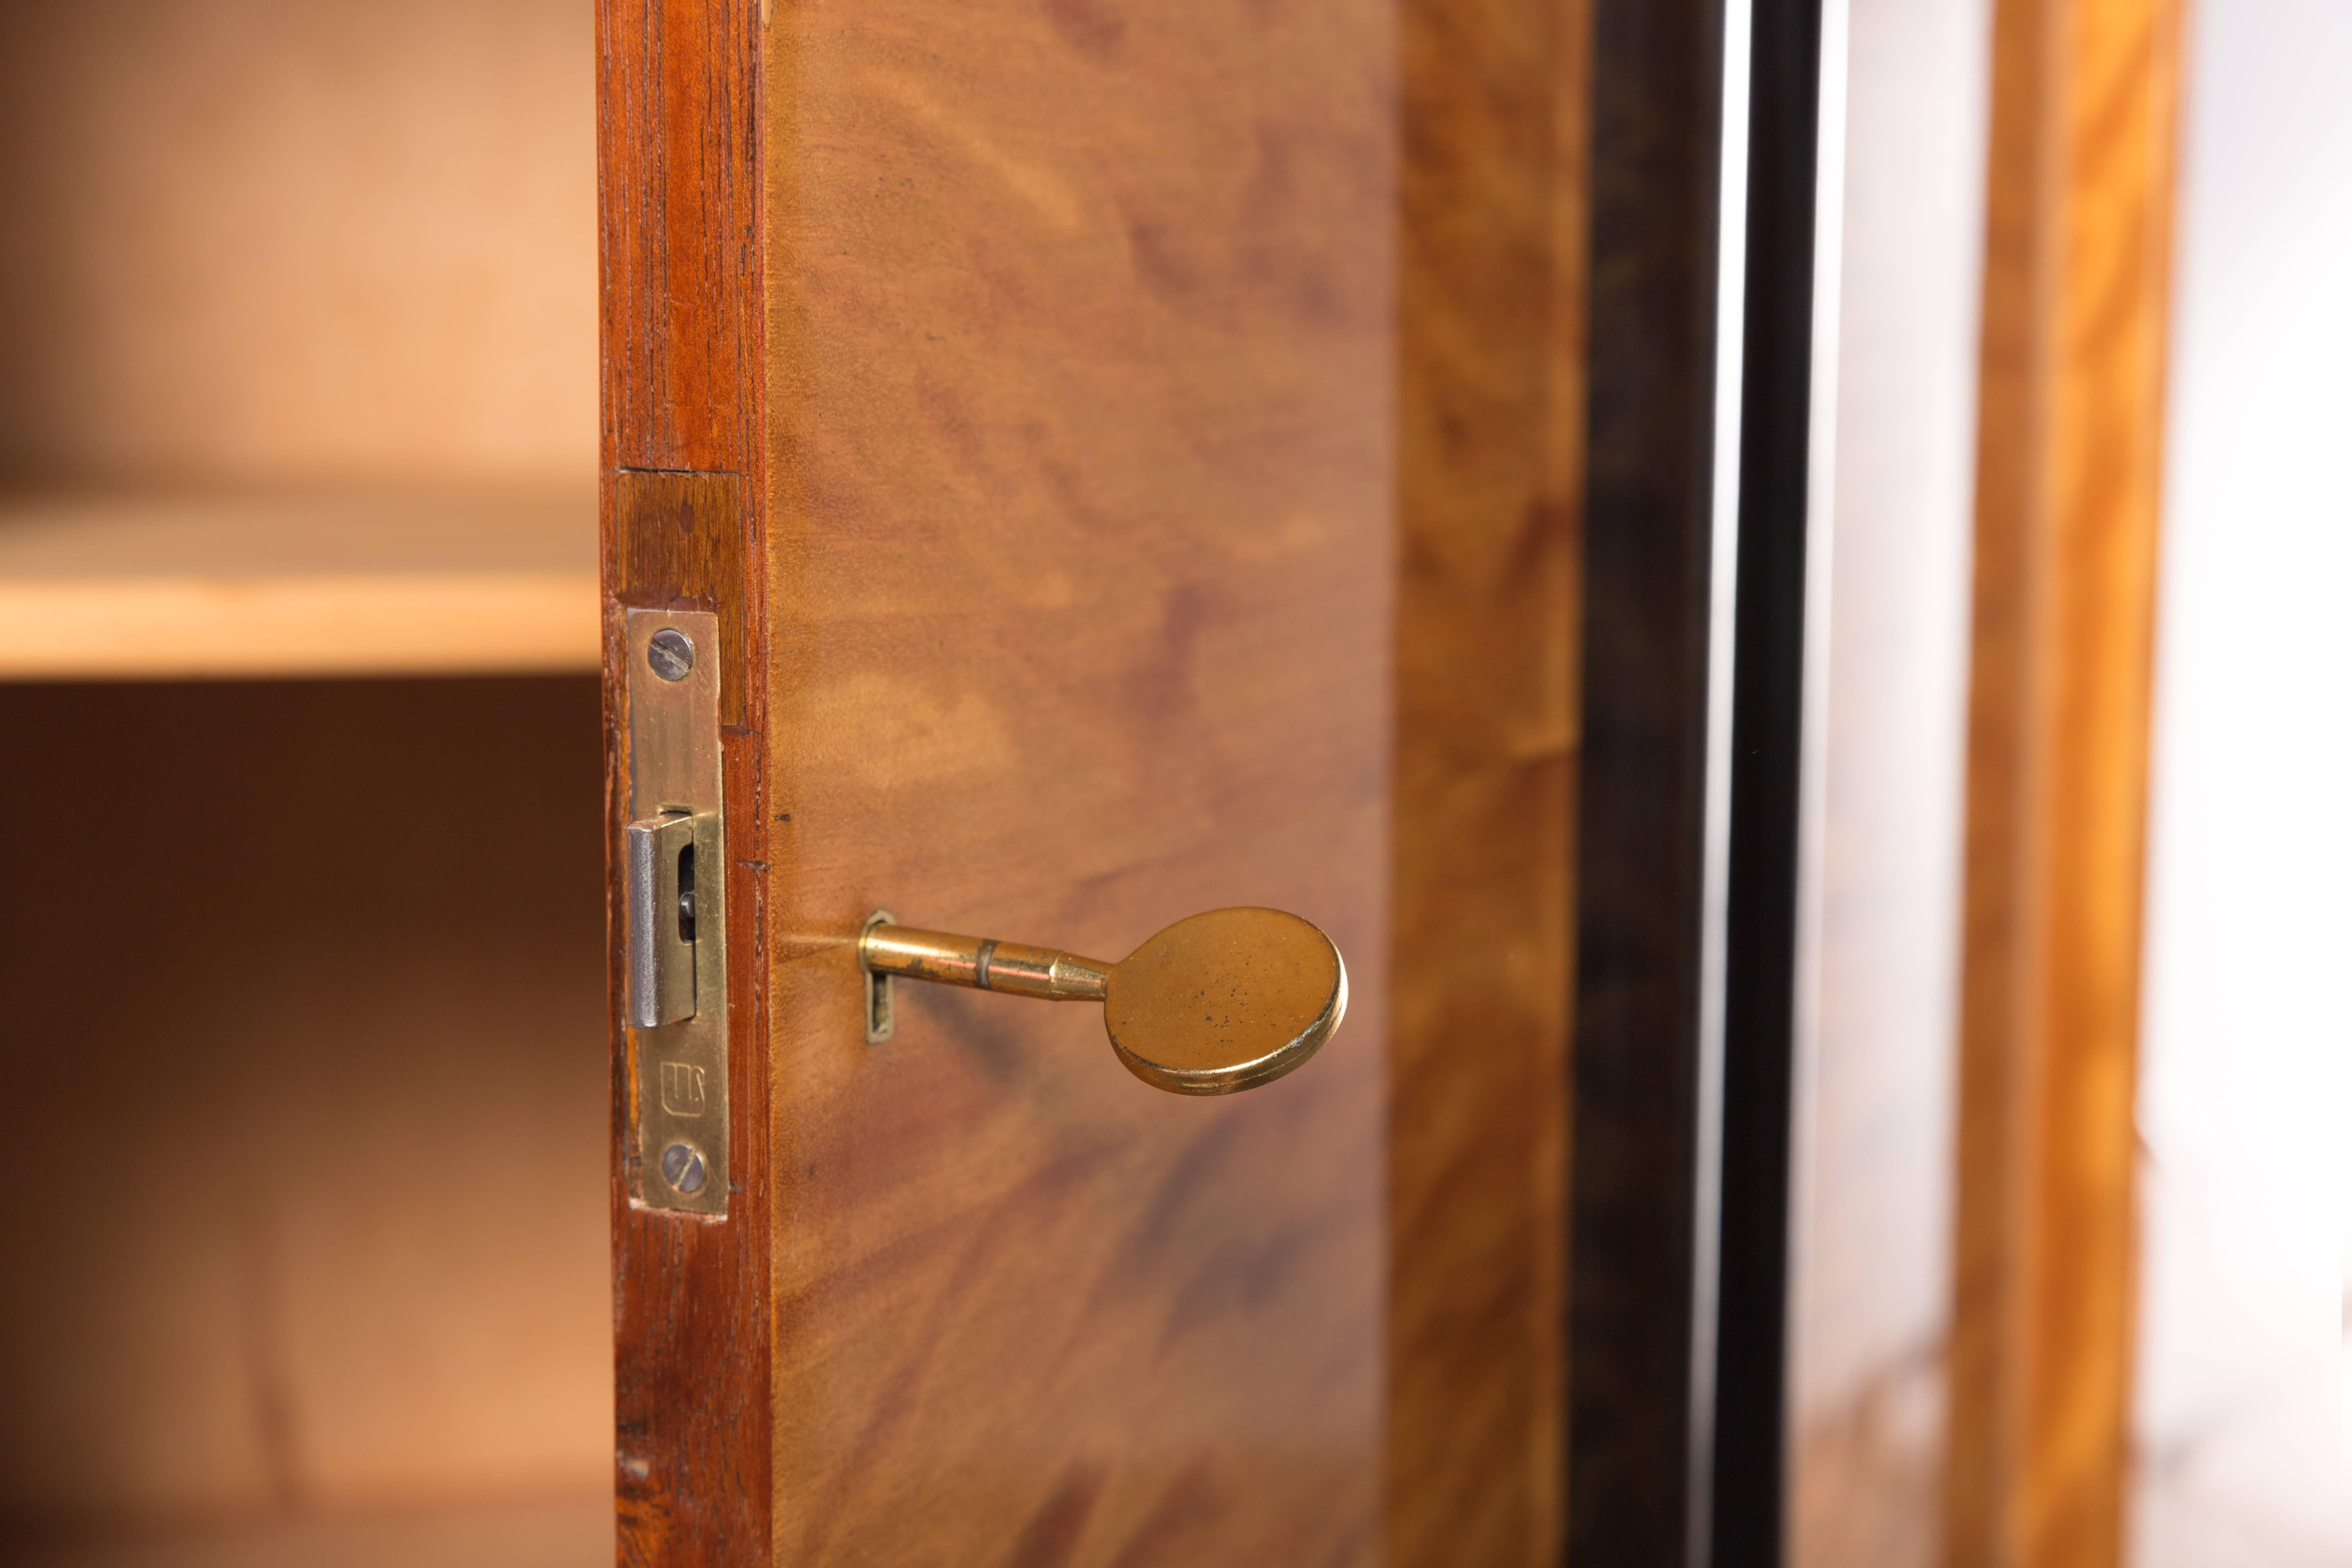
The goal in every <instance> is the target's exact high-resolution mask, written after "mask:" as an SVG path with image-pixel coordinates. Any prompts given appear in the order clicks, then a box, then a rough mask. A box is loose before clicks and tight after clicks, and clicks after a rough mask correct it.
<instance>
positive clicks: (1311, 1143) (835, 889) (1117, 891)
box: [766, 0, 1398, 1564]
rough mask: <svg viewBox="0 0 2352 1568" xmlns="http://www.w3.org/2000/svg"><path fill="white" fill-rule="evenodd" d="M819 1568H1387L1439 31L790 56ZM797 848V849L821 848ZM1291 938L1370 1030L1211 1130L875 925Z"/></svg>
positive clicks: (782, 147) (782, 1255) (800, 1449)
mask: <svg viewBox="0 0 2352 1568" xmlns="http://www.w3.org/2000/svg"><path fill="white" fill-rule="evenodd" d="M769 37H770V43H769V55H768V73H769V74H768V79H769V83H770V97H769V102H770V106H771V108H770V118H769V122H768V140H767V142H766V146H767V149H768V155H769V165H768V177H769V181H770V184H769V202H770V209H769V210H770V214H771V224H772V227H771V231H770V232H771V246H772V258H773V263H774V265H773V270H772V287H771V293H770V308H771V310H772V316H771V326H770V342H771V344H772V361H771V382H770V388H771V390H770V396H771V400H772V401H771V416H770V417H771V421H772V425H771V428H772V438H773V440H774V443H775V446H774V451H775V457H776V461H775V465H774V467H773V468H772V475H773V489H772V501H771V503H770V515H771V518H772V532H771V535H770V549H771V552H772V553H771V557H770V559H771V563H772V566H771V572H770V576H769V598H768V601H767V604H768V613H769V616H770V630H771V636H772V645H771V647H772V657H771V661H770V663H769V665H768V671H769V679H770V680H771V683H772V684H771V704H772V706H771V712H772V716H773V720H774V722H773V725H772V730H771V737H772V740H771V753H770V754H771V759H772V768H773V773H772V812H771V816H772V818H773V820H772V824H771V826H772V847H771V850H770V858H771V860H772V866H773V869H772V872H771V874H770V877H769V888H770V897H771V899H772V921H771V928H770V929H771V931H772V942H773V944H774V945H773V952H772V964H773V969H772V984H773V988H774V989H773V1005H774V1008H775V1024H774V1039H775V1053H776V1054H775V1073H774V1077H773V1079H772V1087H771V1091H770V1097H769V1099H768V1100H767V1101H766V1103H767V1104H768V1106H769V1108H770V1111H771V1114H772V1117H773V1119H774V1135H775V1140H776V1142H775V1149H776V1157H775V1163H774V1171H775V1176H776V1185H775V1189H774V1194H773V1199H772V1201H773V1203H774V1205H775V1215H776V1222H775V1226H774V1241H775V1247H776V1276H775V1278H776V1300H775V1313H776V1316H775V1325H776V1329H775V1331H776V1352H775V1355H776V1360H775V1373H774V1378H775V1382H774V1405H773V1408H774V1413H775V1422H776V1439H775V1443H776V1447H775V1475H774V1487H775V1489H774V1498H775V1527H776V1539H777V1546H776V1557H777V1559H778V1560H779V1561H788V1562H792V1563H884V1562H887V1563H992V1562H1005V1563H1038V1564H1043V1563H1121V1564H1144V1563H1171V1564H1172V1563H1368V1562H1370V1561H1373V1560H1375V1559H1376V1558H1377V1557H1378V1555H1379V1554H1380V1535H1381V1499H1380V1485H1381V1433H1380V1419H1381V1390H1382V1385H1383V1363H1384V1356H1383V1348H1384V1342H1383V1334H1382V1328H1381V1301H1382V1298H1383V1296H1384V1293H1385V1284H1386V1273H1385V1268H1384V1258H1383V1252H1384V1229H1385V1226H1384V1202H1383V1199H1384V1195H1385V1194H1384V1177H1383V1161H1382V1149H1383V1133H1384V1115H1383V1109H1384V1101H1385V1098H1386V1089H1387V1082H1388V1070H1387V1051H1386V1041H1387V1020H1386V1017H1385V1016H1384V1014H1385V1011H1386V1008H1385V1004H1386V1000H1387V990H1388V981H1387V962H1386V957H1387V955H1386V949H1387V946H1388V933H1389V896H1388V889H1389V856H1390V826H1389V803H1390V794H1391V757H1390V737H1391V657H1392V647H1393V644H1392V622H1391V601H1392V592H1393V583H1394V576H1395V565H1394V563H1395V560H1396V553H1395V552H1396V535H1395V531H1394V490H1393V486H1394V484H1395V461H1396V458H1395V452H1394V448H1393V444H1392V438H1391V409H1392V403H1391V388H1392V386H1393V384H1394V367H1395V364H1396V363H1397V353H1398V346H1397V342H1396V338H1395V332H1394V309H1395V287H1396V284H1395V279H1396V270H1395V259H1394V248H1395V243H1396V240H1395V232H1396V207H1395V191H1396V174H1395V156H1396V153H1395V139H1396V121H1395V102H1394V91H1395V84H1396V75H1395V72H1396V64H1395V62H1396V49H1397V36H1396V28H1395V18H1394V13H1393V11H1392V9H1391V7H1390V6H1389V5H1386V4H1384V3H1381V0H1304V3H1302V4H1297V5H1286V6H1281V7H1267V6H1261V5H1252V4H1246V3H1242V0H1204V3H1202V4H1200V5H1187V6H1153V7H1123V8H1117V9H1114V8H1110V7H1105V6H1098V5H1091V4H1082V3H1076V0H1063V3H1056V4H1053V5H1044V6H1040V7H1036V8H1034V9H1033V8H1029V7H1001V6H972V5H961V4H945V3H939V0H878V3H865V4H858V5H845V4H835V3H823V0H820V3H811V4H804V5H778V6H777V7H776V10H775V14H774V20H773V22H772V26H771V30H770V35H769ZM787 817H788V818H789V820H788V821H787V820H785V818H787ZM1252 902H1255V903H1266V904H1273V905H1277V906H1281V907H1286V908H1290V909H1296V910H1299V911H1301V912H1302V913H1305V914H1307V915H1308V916H1309V917H1311V918H1313V919H1315V920H1317V921H1318V922H1320V923H1323V924H1325V925H1326V926H1327V927H1328V929H1329V930H1330V931H1331V932H1332V934H1333V936H1334V937H1335V939H1336V940H1337V941H1338V942H1339V946H1340V948H1341V950H1342V951H1343V952H1345V953H1346V955H1347V959H1348V963H1349V973H1350V995H1351V1003H1350V1007H1349V1017H1348V1020H1347V1023H1346V1025H1345V1026H1344V1028H1343V1029H1342V1030H1341V1031H1340V1033H1339V1037H1338V1038H1337V1039H1336V1040H1335V1041H1334V1042H1333V1043H1332V1045H1331V1046H1329V1047H1327V1048H1326V1049H1325V1050H1324V1051H1323V1053H1322V1054H1321V1055H1320V1056H1319V1057H1318V1058H1317V1059H1316V1060H1315V1061H1314V1062H1313V1063H1311V1064H1310V1065H1309V1066H1308V1068H1307V1069H1306V1070H1304V1071H1301V1072H1299V1073H1297V1074H1295V1075H1293V1076H1291V1077H1289V1078H1286V1079H1282V1080H1281V1081H1279V1082H1277V1083H1274V1084H1271V1085H1268V1086H1266V1087H1265V1088H1264V1089H1257V1090H1254V1091H1252V1092H1250V1093H1248V1094H1245V1095H1242V1096H1238V1097H1235V1098H1233V1099H1231V1100H1179V1099H1175V1098H1172V1097H1170V1096H1167V1095H1165V1094H1162V1093H1160V1092H1158V1091H1156V1090H1153V1089H1149V1088H1147V1087H1145V1086H1144V1085H1142V1084H1140V1083H1139V1082H1137V1081H1136V1080H1134V1079H1131V1078H1129V1076H1128V1075H1127V1074H1126V1073H1125V1072H1123V1071H1121V1070H1120V1069H1119V1068H1118V1066H1117V1064H1116V1062H1115V1060H1114V1059H1113V1058H1112V1057H1111V1055H1110V1053H1109V1051H1108V1047H1107V1046H1106V1045H1105V1043H1104V1041H1103V1038H1102V1034H1101V1024H1100V1021H1099V1019H1098V1018H1097V1016H1094V1015H1093V1012H1092V1010H1091V1009H1087V1008H1080V1007H1061V1008H1056V1007H1047V1006H1042V1005H1037V1004H1034V1003H1024V1002H1020V1001H1016V1000H1012V999H1008V998H1004V997H1001V996H991V995H985V994H972V993H961V992H957V993H949V992H943V991H940V990H938V989H936V988H926V987H921V986H909V987H905V988H902V989H901V991H900V992H899V1003H898V1009H899V1011H898V1036H897V1038H896V1039H894V1040H893V1041H891V1042H890V1043H889V1044H887V1045H886V1046H882V1047H867V1046H866V1043H865V1040H864V1037H863V1033H862V1030H861V1027H860V1016H861V1005H860V995H859V986H858V982H857V974H856V967H855V964H854V962H853V960H852V957H851V950H850V942H851V940H852V939H853V938H854V936H855V935H856V931H857V929H858V924H859V921H861V919H862V918H863V917H864V916H865V914H866V911H868V910H872V909H874V908H876V907H877V906H886V907H887V908H889V909H891V910H894V911H895V912H897V913H898V915H900V916H901V917H903V918H905V919H907V920H908V921H913V922H917V923H920V924H924V925H929V926H934V927H940V928H945V929H950V930H977V931H988V932H992V933H1001V934H1003V935H1005V936H1007V937H1013V938H1016V939H1019V940H1025V941H1039V942H1053V943H1057V944H1065V943H1066V944H1067V945H1069V946H1071V947H1073V948H1075V949H1076V950H1079V951H1084V952H1100V953H1104V954H1109V955H1117V954H1119V953H1123V952H1126V951H1128V950H1129V949H1130V948H1131V947H1133V946H1134V945H1136V944H1137V943H1139V942H1141V941H1142V940H1143V939H1144V938H1145V937H1147V936H1148V935H1150V933H1151V931H1154V930H1155V929H1156V928H1158V927H1159V926H1160V925H1162V924H1164V923H1166V922H1168V921H1172V920H1174V919H1176V918H1178V917H1180V916H1181V915H1184V914H1188V913H1191V912H1192V911H1194V910H1200V909H1205V908H1211V907H1214V906H1217V905H1223V904H1233V903H1252Z"/></svg>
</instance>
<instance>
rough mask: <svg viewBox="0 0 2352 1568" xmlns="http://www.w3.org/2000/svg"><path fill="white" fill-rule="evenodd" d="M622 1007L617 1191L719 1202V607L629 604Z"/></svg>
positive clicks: (722, 1054) (679, 1207)
mask: <svg viewBox="0 0 2352 1568" xmlns="http://www.w3.org/2000/svg"><path fill="white" fill-rule="evenodd" d="M625 625H626V633H627V647H628V654H627V659H626V662H625V664H624V666H623V676H622V682H621V686H622V694H623V700H624V701H625V721H624V726H623V727H624V729H625V732H626V735H627V741H628V776H629V816H630V817H631V819H632V820H631V821H630V822H629V823H628V825H627V826H626V827H625V830H624V833H623V838H622V862H623V866H622V868H623V873H624V875H623V880H624V882H625V889H626V898H625V913H626V916H627V921H628V944H627V951H628V975H627V980H628V984H627V985H626V987H625V990H626V992H627V997H626V1001H625V1006H626V1009H627V1012H626V1016H625V1019H624V1022H625V1023H626V1024H627V1026H628V1028H629V1037H630V1042H631V1046H632V1047H633V1050H634V1058H633V1059H634V1060H635V1064H636V1071H635V1083H634V1085H633V1086H632V1091H633V1099H634V1100H635V1117H636V1147H635V1151H634V1153H633V1157H632V1158H631V1160H630V1162H629V1169H628V1173H627V1177H628V1187H629V1201H630V1202H631V1203H634V1204H636V1205H640V1206H641V1207H645V1208H656V1209H671V1210H676V1211H677V1212H680V1213H684V1214H693V1215H724V1214H725V1213H726V1212H727V1189H728V1181H727V825H726V817H725V815H724V810H725V800H724V797H723V795H722V794H721V791H720V781H719V659H718V657H717V655H718V649H719V617H718V616H714V615H709V614H708V613H705V612H701V611H694V610H631V611H629V612H628V614H627V616H626V617H625Z"/></svg>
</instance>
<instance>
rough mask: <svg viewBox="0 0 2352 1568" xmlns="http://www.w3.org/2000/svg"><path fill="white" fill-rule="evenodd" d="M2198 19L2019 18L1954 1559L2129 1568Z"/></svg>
mask: <svg viewBox="0 0 2352 1568" xmlns="http://www.w3.org/2000/svg"><path fill="white" fill-rule="evenodd" d="M2178 29H2179V15H2178V6H2177V5H2174V4H2172V3H2171V0H2003V3H2002V4H2001V5H2000V7H1999V9H1998V14H1997V26H1996V34H1995V42H1994V107H1993V138H1992V154H1991V164H1990V191H1989V199H1990V236H1989V241H1988V246H1987V252H1986V257H1987V270H1986V282H1985V323H1984V348H1983V380H1982V384H1981V392H1980V400H1981V401H1980V417H1979V480H1978V482H1979V501H1978V511H1977V583H1976V607H1975V652H1974V661H1973V662H1974V668H1973V676H1972V679H1973V689H1972V693H1971V698H1970V713H1969V828H1968V869H1967V876H1968V889H1967V905H1966V919H1967V931H1966V949H1965V956H1964V969H1963V976H1962V985H1963V994H1962V1015H1961V1035H1962V1041H1961V1051H1962V1060H1961V1086H1960V1090H1961V1107H1960V1117H1961V1121H1960V1156H1959V1157H1960V1212H1959V1217H1958V1257H1957V1264H1958V1283H1957V1289H1958V1299H1957V1301H1956V1312H1955V1320H1954V1328H1953V1348H1952V1376H1951V1387H1952V1393H1953V1403H1952V1412H1951V1427H1950V1472H1949V1489H1948V1504H1949V1507H1948V1562H1950V1563H1952V1564H1953V1565H1954V1568H1974V1565H1977V1564H1995V1563H1998V1564H2004V1565H2011V1564H2013V1565H2016V1568H2062V1565H2063V1568H2110V1565H2112V1564H2114V1563H2116V1562H2117V1561H2118V1560H2119V1558H2120V1554H2121V1550H2122V1548H2121V1531H2122V1483H2123V1476H2124V1467H2125V1464H2126V1448H2125V1415H2126V1407H2127V1403H2128V1398H2129V1373H2130V1366H2131V1337H2132V1336H2131V1321H2132V1315H2131V1298H2132V1284H2131V1281H2132V1273H2133V1268H2132V1262H2133V1260H2132V1235H2131V1206H2132V1205H2131V1173H2132V1152H2133V1121H2132V1110H2133V1085H2134V1058H2135V1049H2136V1035H2137V1021H2138V1020H2137V1013H2138V995H2139V985H2138V979H2139V973H2138V971H2139V947H2140V941H2139V939H2140V888H2141V853H2142V838H2143V823H2144V818H2145V800H2146V793H2147V783H2146V780H2147V723H2148V701H2149V691H2148V687H2149V662H2150V646H2151V621H2152V615H2153V605H2154V584H2155V567H2156V546H2157V521H2158V479H2159V477H2160V466H2161V451H2162V447H2161V437H2162V431H2161V423H2160V414H2161V397H2162V391H2163V379H2164V377H2163V362H2164V322H2165V305H2166V292H2167V273H2168V252H2169V248H2170V244H2171V225H2170V206H2171V190H2172V177H2173V176H2172V170H2173V164H2172V144H2173V130H2174V123H2173V122H2174V100H2175V77H2176V71H2177V53H2178V47H2179V45H2178Z"/></svg>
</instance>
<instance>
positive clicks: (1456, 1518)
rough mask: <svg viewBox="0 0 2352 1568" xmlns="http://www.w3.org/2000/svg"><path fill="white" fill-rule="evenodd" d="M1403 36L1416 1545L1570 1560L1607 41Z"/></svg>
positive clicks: (1406, 1540) (1409, 1335)
mask: <svg viewBox="0 0 2352 1568" xmlns="http://www.w3.org/2000/svg"><path fill="white" fill-rule="evenodd" d="M1591 25H1592V24H1591V13H1590V9H1589V7H1588V6H1587V5H1584V4H1582V3H1581V0H1486V3H1484V4H1477V5H1457V4H1451V3H1440V0H1422V3H1416V4H1412V5H1406V6H1405V7H1404V9H1403V11H1402V26H1403V33H1402V57H1401V58H1402V70H1403V84H1402V86H1403V96H1402V104H1403V126H1402V132H1403V145H1404V162H1403V165H1402V177H1401V184H1400V191H1399V201H1400V206H1399V217H1400V226H1399V267H1400V273H1399V280H1398V290H1399V300H1398V308H1399V360H1398V399H1399V407H1398V419H1399V431H1400V437H1399V451H1398V464H1397V472H1398V502H1399V507H1400V510H1401V515H1400V526H1401V529H1402V541H1403V551H1402V569H1401V575H1400V578H1399V581H1398V585H1397V676H1396V679H1397V697H1396V701H1397V716H1396V754H1397V763H1396V784H1395V789H1396V798H1395V805H1394V810H1395V814H1396V815H1395V839H1394V844H1395V848H1394V854H1395V857H1396V859H1395V893H1394V897H1395V917H1394V926H1393V929H1394V931H1395V937H1394V942H1395V944H1396V950H1397V952H1399V953H1400V954H1401V955H1404V956H1403V961H1402V962H1401V963H1399V965H1398V968H1397V971H1396V976H1395V981H1394V988H1393V992H1392V995H1393V998H1394V1002H1393V1005H1394V1008H1395V1022H1394V1033H1393V1036H1392V1042H1391V1064H1390V1103H1391V1110H1390V1121H1389V1204H1390V1211H1391V1212H1390V1220H1389V1236H1390V1259H1389V1272H1390V1288H1389V1321H1388V1346H1389V1349H1388V1355H1389V1373H1388V1402H1389V1403H1388V1443H1387V1478H1386V1486H1387V1497H1386V1500H1385V1512H1386V1520H1387V1526H1388V1552H1389V1560H1390V1561H1391V1562H1393V1563H1428V1564H1433V1565H1436V1564H1448V1565H1450V1564H1455V1563H1555V1562H1557V1561H1558V1559H1559V1551H1560V1545H1561V1540H1562V1533H1563V1531H1564V1527H1565V1521H1564V1519H1563V1505H1564V1502H1565V1498H1564V1496H1563V1492H1562V1487H1561V1468H1560V1467H1561V1458H1562V1453H1563V1447H1564V1442H1565V1415H1566V1409H1565V1402H1566V1393H1567V1391H1566V1384H1565V1375H1566V1374H1565V1367H1564V1362H1563V1353H1564V1351H1565V1345H1566V1337H1567V1328H1566V1322H1565V1316H1566V1300H1565V1279H1564V1262H1565V1259H1564V1254H1565V1251H1566V1247H1567V1232H1568V1224H1567V1214H1566V1184H1567V1158H1568V1155H1567V1148H1566V1134H1567V1125H1566V1123H1567V1115H1568V1085H1567V1058H1568V1051H1567V1043H1568V1041H1567V1035H1568V1016H1567V1009H1568V1005H1569V988H1570V975H1569V972H1568V971H1569V961H1568V952H1569V916H1570V877H1571V853H1570V814H1571V811H1572V809H1573V800H1574V784H1573V769H1574V763H1575V756H1576V751H1575V706H1576V704H1575V690H1576V673H1577V672H1576V644H1577V630H1578V628H1577V624H1576V612H1577V608H1578V605H1577V594H1576V587H1577V577H1578V572H1579V567H1580V557H1581V546H1582V539H1581V536H1580V531H1579V528H1578V523H1579V511H1580V507H1579V502H1580V499H1581V487H1582V478H1583V476H1582V468H1581V462H1580V459H1581V456H1582V437H1583V416H1584V406H1583V401H1582V390H1583V385H1582V384H1583V346H1584V344H1583V308H1584V302H1585V298H1584V276H1583V266H1584V258H1585V236H1584V227H1583V198H1584V180H1585V169H1584V142H1585V139H1586V135H1587V132H1588V128H1589V123H1590V121H1589V116H1590V114H1591V103H1590V100H1589V97H1588V84H1587V78H1586V57H1587V54H1588V51H1589V47H1590V43H1591Z"/></svg>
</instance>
